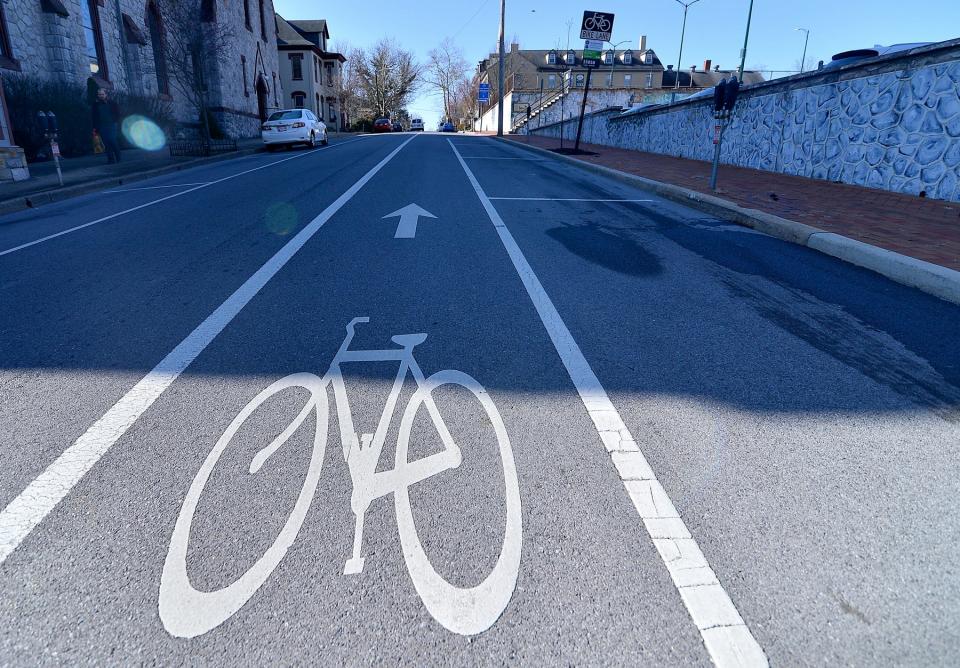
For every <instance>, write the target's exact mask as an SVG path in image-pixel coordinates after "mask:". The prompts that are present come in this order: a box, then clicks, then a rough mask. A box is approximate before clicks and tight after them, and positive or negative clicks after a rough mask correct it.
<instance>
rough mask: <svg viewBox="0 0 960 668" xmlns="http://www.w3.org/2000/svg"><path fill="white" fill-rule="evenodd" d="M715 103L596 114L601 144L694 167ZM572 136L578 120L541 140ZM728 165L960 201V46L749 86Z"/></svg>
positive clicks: (730, 139)
mask: <svg viewBox="0 0 960 668" xmlns="http://www.w3.org/2000/svg"><path fill="white" fill-rule="evenodd" d="M714 124H715V121H714V119H713V104H712V98H709V97H705V98H702V99H694V100H685V101H682V102H679V103H677V104H674V105H662V106H657V107H651V108H646V109H642V110H633V111H628V112H624V113H621V112H619V111H606V112H599V113H594V114H592V115H590V116H588V117H587V118H586V119H585V121H584V138H585V140H586V141H589V142H591V143H597V144H606V145H609V146H617V147H621V148H630V149H636V150H640V151H647V152H651V153H663V154H667V155H674V156H679V157H683V158H693V159H696V160H710V159H712V155H713V144H712V138H713V126H714ZM561 128H562V131H563V133H564V136H565V137H567V138H573V137H574V136H575V134H576V123H575V122H566V123H562V124H561V123H555V124H553V125H547V126H544V127H543V128H540V129H536V128H534V129H533V131H532V132H533V134H537V135H544V136H552V137H559V136H560V132H561ZM722 161H723V162H724V163H726V164H733V165H738V166H744V167H753V168H756V169H764V170H769V171H775V172H782V173H785V174H795V175H799V176H807V177H811V178H817V179H826V180H830V181H837V182H843V183H850V184H854V185H860V186H866V187H870V188H879V189H884V190H890V191H894V192H901V193H908V194H912V195H919V194H920V193H924V194H925V196H928V197H932V198H937V199H943V200H950V201H960V40H951V41H949V42H942V43H939V44H935V45H931V46H926V47H921V48H918V49H913V50H911V51H907V52H902V53H899V54H894V55H891V56H886V57H883V56H881V57H877V58H871V59H869V60H866V61H861V62H858V63H854V64H853V65H847V66H846V67H843V68H838V69H836V70H828V71H822V72H812V73H806V74H801V75H796V76H793V77H787V78H784V79H778V80H774V81H770V82H766V83H763V84H758V85H753V86H748V87H745V88H744V89H743V92H742V96H741V99H740V101H739V102H738V103H737V108H736V110H735V112H734V117H733V119H732V122H731V124H730V126H729V127H728V128H727V130H726V133H725V135H724V144H723V154H722Z"/></svg>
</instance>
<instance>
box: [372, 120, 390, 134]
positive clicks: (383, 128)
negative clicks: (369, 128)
mask: <svg viewBox="0 0 960 668" xmlns="http://www.w3.org/2000/svg"><path fill="white" fill-rule="evenodd" d="M373 131H374V132H393V123H391V122H390V119H389V118H378V119H377V120H375V121H374V122H373Z"/></svg>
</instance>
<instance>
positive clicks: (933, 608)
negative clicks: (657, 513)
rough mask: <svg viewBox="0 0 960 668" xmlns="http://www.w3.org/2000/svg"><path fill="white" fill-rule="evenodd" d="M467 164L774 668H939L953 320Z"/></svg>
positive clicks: (663, 210) (748, 247)
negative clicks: (800, 667)
mask: <svg viewBox="0 0 960 668" xmlns="http://www.w3.org/2000/svg"><path fill="white" fill-rule="evenodd" d="M466 151H467V149H466V148H462V149H461V152H462V153H463V154H464V155H465V156H466V155H467V153H466ZM471 152H472V156H474V159H472V160H469V159H468V160H466V162H467V163H468V165H469V167H470V169H471V170H472V171H473V172H474V173H475V174H476V177H477V179H478V181H479V183H480V185H481V187H482V188H483V190H484V191H485V192H486V193H487V194H488V195H489V196H490V197H491V198H493V199H492V200H491V201H492V204H493V205H494V206H495V208H496V211H497V212H498V216H499V217H500V219H501V220H502V221H503V222H504V224H505V225H506V227H507V229H508V230H509V231H510V233H511V234H512V236H513V237H514V238H515V240H516V243H517V244H518V246H519V247H520V249H521V250H522V252H523V253H524V254H525V256H526V258H527V259H528V260H529V262H530V264H531V266H532V268H533V270H534V271H535V272H536V274H537V276H538V277H539V279H540V281H542V284H543V287H544V289H545V291H546V292H547V293H548V294H549V295H550V296H551V297H552V298H553V301H554V304H555V305H556V308H557V309H558V311H559V313H560V315H561V316H562V317H563V319H564V321H565V322H566V324H567V325H568V326H569V328H570V330H571V332H572V333H573V335H574V338H575V339H576V340H577V341H578V342H579V344H580V347H581V348H582V350H583V353H584V356H585V357H586V359H587V360H589V362H590V363H591V365H592V366H593V368H594V370H595V372H596V374H597V376H598V378H599V379H600V382H601V383H602V384H603V385H604V386H605V387H606V388H607V390H608V392H609V393H610V396H611V398H612V401H613V404H614V405H615V406H616V407H617V409H618V410H619V412H620V414H621V415H622V416H623V419H624V422H625V423H626V424H627V426H628V427H629V428H630V431H631V433H632V434H633V436H634V437H635V438H636V440H637V442H638V443H639V445H640V447H641V449H642V450H643V451H644V453H645V454H646V455H647V458H648V460H649V462H650V464H651V466H652V468H653V470H654V472H655V473H656V474H657V475H658V477H660V480H661V482H662V484H663V486H664V488H665V489H666V491H667V493H668V494H669V496H670V498H671V500H672V501H673V502H674V505H675V506H676V509H677V511H678V513H679V515H680V516H681V517H682V518H683V519H684V520H685V522H686V523H687V525H688V526H689V529H690V532H691V534H692V535H693V536H694V538H696V539H697V541H698V544H699V545H700V547H701V549H702V550H703V553H704V555H705V556H706V559H707V561H708V562H709V563H710V564H711V565H712V566H713V567H714V569H715V571H716V573H717V576H718V579H719V581H720V582H721V583H722V584H723V585H724V587H725V588H726V590H727V591H728V593H729V594H730V596H731V599H732V600H733V601H734V603H735V604H736V605H737V608H738V610H739V612H740V613H741V615H742V616H743V618H744V619H745V621H746V622H747V625H748V626H749V627H750V628H751V630H753V632H754V634H755V635H756V637H757V640H758V641H759V643H760V645H761V646H762V647H763V648H764V650H765V651H766V652H767V654H768V656H769V657H770V659H771V662H772V663H783V664H789V665H793V664H798V663H826V662H838V663H858V662H862V661H864V658H865V657H866V660H867V661H868V662H871V663H891V662H898V661H902V660H904V658H905V657H909V659H908V660H909V662H912V663H922V664H931V663H932V664H938V663H944V662H949V657H950V656H951V655H952V653H953V649H952V645H953V643H954V640H955V638H956V633H955V629H954V628H953V627H952V626H951V620H953V619H956V617H957V615H958V614H960V608H958V606H957V604H956V601H957V600H958V598H957V595H956V594H957V591H956V583H955V582H954V581H953V579H951V578H950V577H949V576H948V575H947V574H949V573H951V572H953V571H954V570H955V569H956V568H957V565H958V564H957V555H956V553H955V551H954V550H953V549H952V546H953V544H954V543H955V537H956V536H957V535H958V531H960V526H958V524H957V522H956V516H955V514H952V513H950V512H948V508H949V507H950V505H951V503H953V499H954V498H955V489H956V485H955V479H956V476H957V474H958V473H960V471H958V465H957V460H956V458H955V457H954V456H953V452H952V449H951V448H949V447H947V448H945V447H944V444H948V443H956V442H958V437H960V434H958V429H957V419H956V415H957V413H956V409H957V406H958V405H960V390H958V388H957V385H958V382H957V381H958V376H957V373H956V370H957V368H958V367H957V366H956V359H957V357H956V351H955V349H953V347H952V346H951V345H950V344H949V343H948V342H949V341H951V340H952V339H953V338H955V337H953V335H952V334H951V332H952V331H955V330H956V328H957V327H958V325H960V309H957V308H956V307H955V306H952V305H949V304H947V303H945V302H941V301H939V300H937V299H933V298H930V297H928V296H927V295H923V294H921V293H918V292H916V291H914V290H910V289H907V288H904V287H902V286H898V285H895V284H892V283H890V282H889V281H886V280H885V279H882V278H881V277H878V276H876V275H873V274H871V273H870V272H866V271H863V270H860V269H857V268H855V267H851V266H849V265H845V264H843V263H840V262H838V261H835V260H833V259H832V258H826V257H824V256H822V255H818V254H816V253H812V252H810V251H808V250H806V249H802V248H798V247H796V246H792V245H790V244H786V243H783V242H780V241H778V240H775V239H771V238H769V237H766V236H765V235H761V234H758V233H756V232H754V231H752V230H748V229H745V228H740V227H737V226H733V225H726V224H724V223H721V222H719V221H716V220H712V219H710V218H708V217H704V216H703V214H702V213H700V212H697V211H693V210H689V209H685V208H684V207H681V206H678V205H675V204H672V203H669V202H665V201H662V200H658V199H657V198H655V197H651V195H649V194H648V193H646V192H643V191H637V190H634V189H632V188H629V187H627V186H624V185H622V184H619V183H617V182H614V181H611V180H607V179H603V178H600V177H596V176H593V175H590V174H587V173H585V172H583V171H582V170H578V169H575V168H571V167H569V166H566V165H563V164H560V163H556V162H553V161H545V162H541V161H537V162H534V161H531V160H529V158H530V157H533V154H531V153H528V152H525V151H523V150H519V149H516V148H514V147H510V146H505V145H502V144H497V143H495V142H493V141H490V140H480V141H478V142H477V143H476V144H474V145H472V146H471ZM510 158H518V159H510ZM614 200H620V201H614ZM624 200H648V201H646V202H643V201H624ZM650 200H652V201H650ZM917 545H923V546H924V548H923V550H922V552H918V551H917V549H916V546H917ZM892 583H898V584H896V585H894V584H892ZM931 591H937V592H941V594H938V595H937V596H935V597H934V599H936V602H935V603H934V602H933V600H931V599H929V598H928V597H927V592H931Z"/></svg>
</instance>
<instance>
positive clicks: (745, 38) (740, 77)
mask: <svg viewBox="0 0 960 668" xmlns="http://www.w3.org/2000/svg"><path fill="white" fill-rule="evenodd" d="M752 19H753V0H750V11H749V12H748V13H747V33H746V34H745V35H744V36H743V50H742V51H741V52H740V73H739V74H738V76H737V79H738V80H739V81H740V83H741V84H742V83H743V68H744V66H745V65H746V64H747V42H748V41H749V40H750V21H751V20H752ZM678 76H679V75H678Z"/></svg>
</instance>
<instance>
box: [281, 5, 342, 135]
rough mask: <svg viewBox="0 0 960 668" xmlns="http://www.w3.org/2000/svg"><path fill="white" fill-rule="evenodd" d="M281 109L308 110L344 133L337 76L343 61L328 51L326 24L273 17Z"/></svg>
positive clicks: (338, 54)
mask: <svg viewBox="0 0 960 668" xmlns="http://www.w3.org/2000/svg"><path fill="white" fill-rule="evenodd" d="M277 39H278V49H279V51H280V80H281V83H282V88H283V90H284V93H285V95H286V98H285V99H284V100H283V104H284V106H289V107H300V108H303V107H306V108H308V109H311V110H312V111H313V112H314V113H315V114H316V115H317V116H318V117H319V118H320V119H322V120H323V121H324V122H325V123H326V124H327V126H328V127H329V128H331V129H333V130H346V129H347V126H346V123H347V119H346V117H345V116H344V114H343V109H342V108H341V99H342V95H341V88H340V81H341V74H342V67H343V63H344V62H345V61H346V58H344V57H343V55H342V54H340V53H336V52H334V51H330V50H329V48H328V45H329V41H330V31H329V28H328V26H327V22H326V21H324V20H318V21H287V20H285V19H284V18H283V17H282V16H280V15H279V14H278V15H277Z"/></svg>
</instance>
